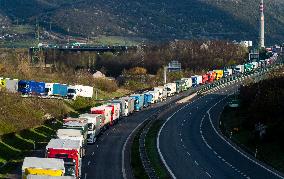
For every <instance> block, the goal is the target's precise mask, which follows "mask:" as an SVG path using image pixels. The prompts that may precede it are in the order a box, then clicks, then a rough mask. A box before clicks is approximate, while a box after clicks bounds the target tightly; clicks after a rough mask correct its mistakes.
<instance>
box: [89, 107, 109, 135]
mask: <svg viewBox="0 0 284 179" xmlns="http://www.w3.org/2000/svg"><path fill="white" fill-rule="evenodd" d="M91 114H101V115H102V116H103V122H102V123H101V128H102V129H103V130H105V129H106V128H107V127H108V126H109V125H110V122H111V115H112V114H111V108H108V107H107V106H106V105H101V106H97V107H93V108H91Z"/></svg>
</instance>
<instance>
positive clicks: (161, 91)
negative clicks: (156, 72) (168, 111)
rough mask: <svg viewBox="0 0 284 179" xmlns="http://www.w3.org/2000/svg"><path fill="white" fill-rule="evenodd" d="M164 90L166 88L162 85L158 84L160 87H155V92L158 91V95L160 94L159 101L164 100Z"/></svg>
mask: <svg viewBox="0 0 284 179" xmlns="http://www.w3.org/2000/svg"><path fill="white" fill-rule="evenodd" d="M163 90H164V88H163V87H162V86H158V87H154V90H153V91H154V92H155V93H158V95H159V97H158V98H159V101H163Z"/></svg>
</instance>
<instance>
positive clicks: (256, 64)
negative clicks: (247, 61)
mask: <svg viewBox="0 0 284 179" xmlns="http://www.w3.org/2000/svg"><path fill="white" fill-rule="evenodd" d="M251 64H252V65H253V69H254V70H256V69H257V68H259V65H258V62H251Z"/></svg>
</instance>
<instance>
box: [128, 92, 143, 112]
mask: <svg viewBox="0 0 284 179" xmlns="http://www.w3.org/2000/svg"><path fill="white" fill-rule="evenodd" d="M130 97H131V98H133V99H134V111H140V110H141V109H142V108H143V105H144V95H141V94H132V95H130Z"/></svg>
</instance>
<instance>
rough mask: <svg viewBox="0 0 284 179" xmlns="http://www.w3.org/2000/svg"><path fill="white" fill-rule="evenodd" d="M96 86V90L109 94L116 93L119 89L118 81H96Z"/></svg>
mask: <svg viewBox="0 0 284 179" xmlns="http://www.w3.org/2000/svg"><path fill="white" fill-rule="evenodd" d="M94 85H95V88H98V89H100V90H102V91H107V92H115V91H116V90H117V89H118V86H117V83H116V81H114V80H110V79H107V78H97V79H94Z"/></svg>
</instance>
